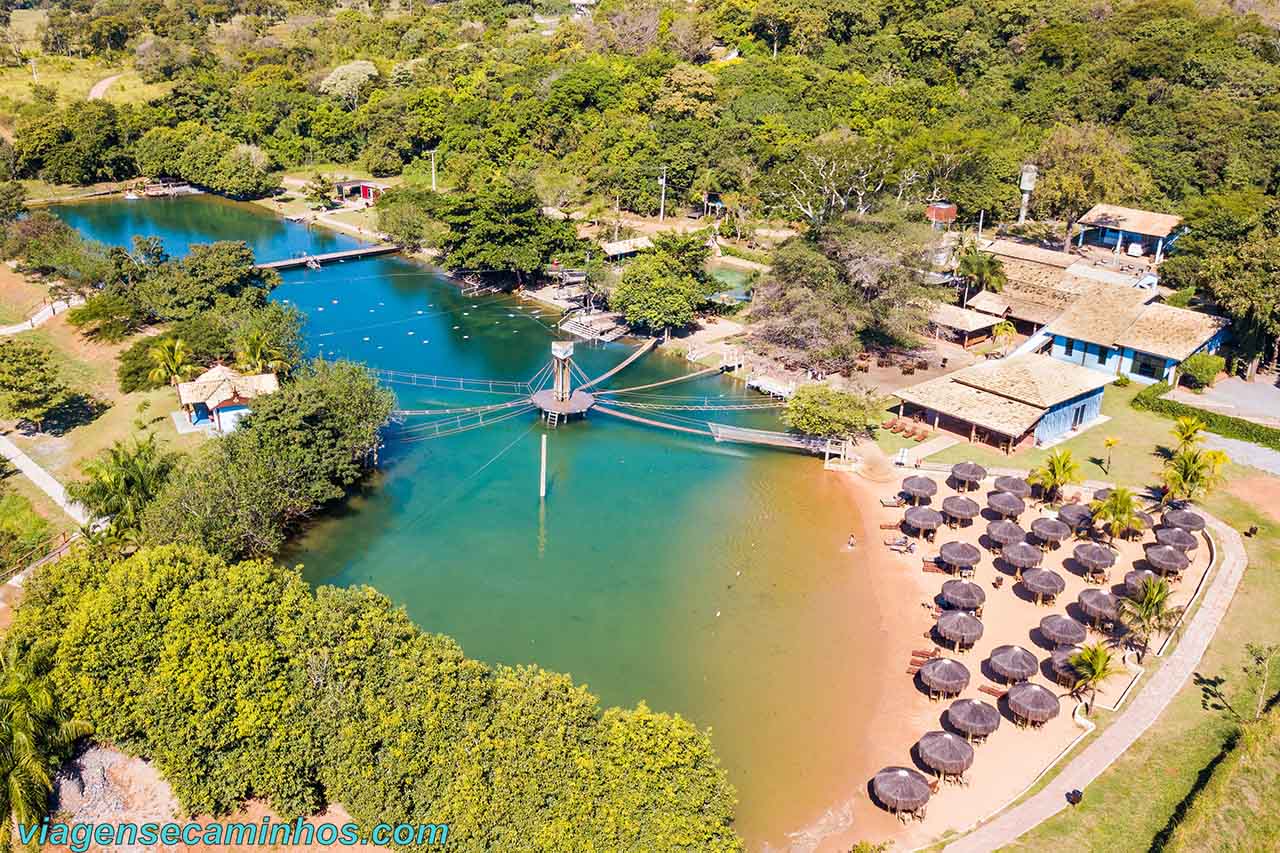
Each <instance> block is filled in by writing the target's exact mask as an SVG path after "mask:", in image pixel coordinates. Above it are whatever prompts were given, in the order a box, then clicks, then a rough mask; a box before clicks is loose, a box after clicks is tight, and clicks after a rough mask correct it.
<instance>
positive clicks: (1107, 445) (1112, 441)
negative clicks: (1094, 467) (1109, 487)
mask: <svg viewBox="0 0 1280 853" xmlns="http://www.w3.org/2000/svg"><path fill="white" fill-rule="evenodd" d="M1119 443H1120V439H1118V438H1116V437H1115V436H1113V435H1109V436H1107V437H1106V438H1104V439H1103V440H1102V447H1103V449H1104V450H1106V451H1107V464H1106V465H1105V466H1103V469H1102V470H1103V473H1106V474H1108V475H1109V474H1110V473H1111V451H1112V450H1114V449H1115V447H1116V445H1117V444H1119Z"/></svg>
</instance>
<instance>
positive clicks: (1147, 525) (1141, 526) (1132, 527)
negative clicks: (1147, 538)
mask: <svg viewBox="0 0 1280 853" xmlns="http://www.w3.org/2000/svg"><path fill="white" fill-rule="evenodd" d="M1155 526H1156V520H1155V519H1154V518H1152V517H1151V514H1150V513H1146V512H1142V511H1140V510H1135V511H1134V513H1133V521H1131V522H1130V523H1129V526H1128V527H1126V528H1125V529H1124V535H1126V536H1127V535H1129V534H1130V533H1136V534H1138V535H1139V536H1141V534H1142V531H1144V530H1150V529H1151V528H1153V527H1155Z"/></svg>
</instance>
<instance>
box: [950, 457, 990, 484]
mask: <svg viewBox="0 0 1280 853" xmlns="http://www.w3.org/2000/svg"><path fill="white" fill-rule="evenodd" d="M951 476H952V477H954V478H955V480H956V482H957V483H963V484H964V485H966V486H976V485H977V484H978V483H981V482H982V481H983V480H985V479H986V478H987V469H986V468H983V467H982V466H981V465H979V464H978V463H976V462H957V463H956V464H955V465H952V466H951Z"/></svg>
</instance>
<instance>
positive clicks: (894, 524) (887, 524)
mask: <svg viewBox="0 0 1280 853" xmlns="http://www.w3.org/2000/svg"><path fill="white" fill-rule="evenodd" d="M901 526H902V522H900V521H882V522H880V529H881V530H897V529H898V528H899V527H901Z"/></svg>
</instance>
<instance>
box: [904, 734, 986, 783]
mask: <svg viewBox="0 0 1280 853" xmlns="http://www.w3.org/2000/svg"><path fill="white" fill-rule="evenodd" d="M916 755H918V756H920V760H921V761H922V762H924V764H925V765H926V766H927V767H929V769H931V770H933V771H935V772H937V773H938V774H939V775H942V774H946V775H948V776H959V775H960V774H962V773H964V771H966V770H968V769H969V767H970V766H971V765H972V764H973V747H972V746H970V745H969V742H968V741H967V740H965V739H964V738H962V737H958V736H956V735H953V734H952V733H951V732H925V733H924V734H923V735H922V736H921V737H920V740H918V741H916Z"/></svg>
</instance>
